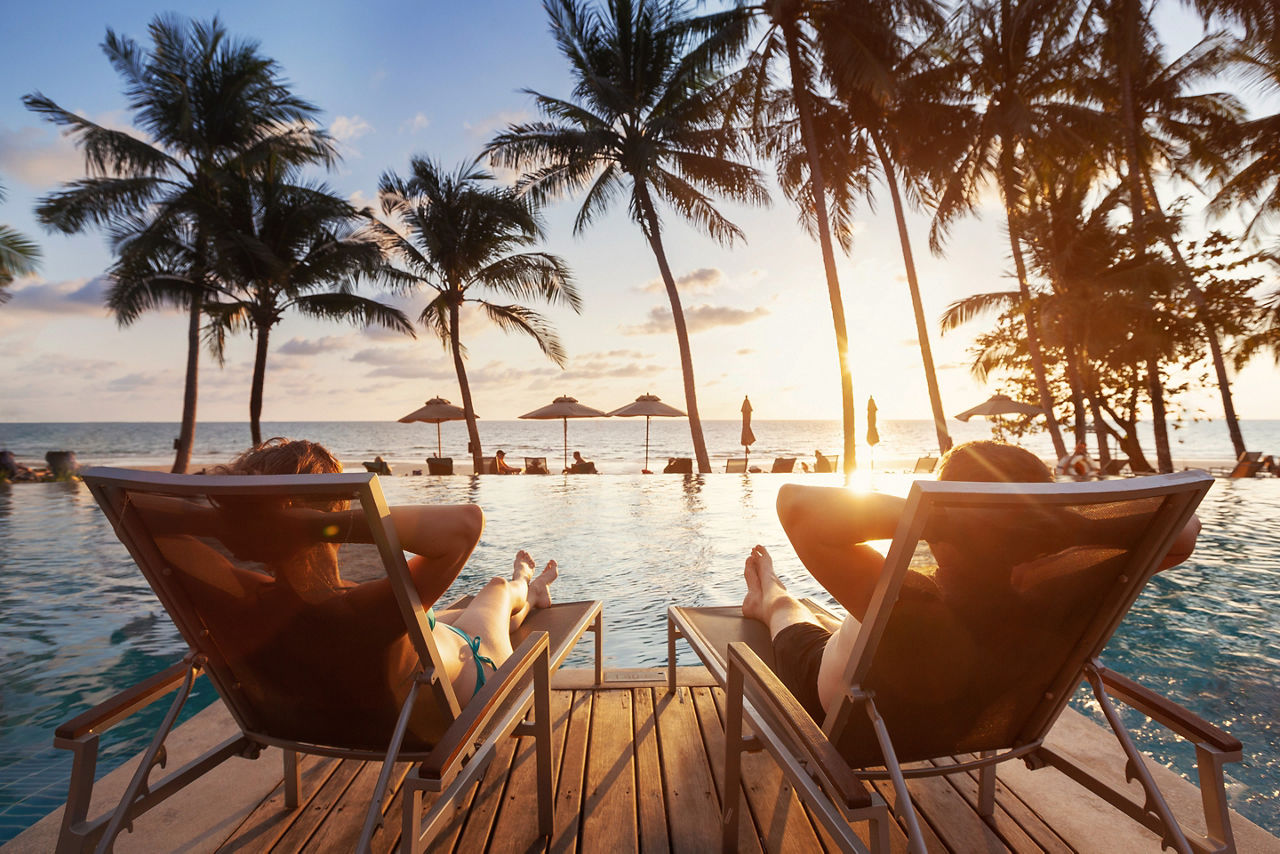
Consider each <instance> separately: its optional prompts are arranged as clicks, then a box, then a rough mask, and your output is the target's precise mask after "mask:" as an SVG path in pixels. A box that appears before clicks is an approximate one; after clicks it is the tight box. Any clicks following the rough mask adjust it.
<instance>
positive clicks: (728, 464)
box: [724, 457, 747, 474]
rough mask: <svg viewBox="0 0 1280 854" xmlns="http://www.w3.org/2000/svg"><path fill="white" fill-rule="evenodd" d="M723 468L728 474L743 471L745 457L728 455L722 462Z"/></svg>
mask: <svg viewBox="0 0 1280 854" xmlns="http://www.w3.org/2000/svg"><path fill="white" fill-rule="evenodd" d="M724 470H725V471H726V472H728V473H730V474H739V473H745V472H746V470H747V458H746V457H730V458H729V459H727V460H725V462H724Z"/></svg>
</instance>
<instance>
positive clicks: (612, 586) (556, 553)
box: [0, 473, 1280, 843]
mask: <svg viewBox="0 0 1280 854" xmlns="http://www.w3.org/2000/svg"><path fill="white" fill-rule="evenodd" d="M802 478H803V482H805V483H829V484H831V485H836V484H837V483H839V480H838V479H837V476H823V475H797V476H795V477H788V476H783V475H772V476H768V475H765V476H760V475H756V476H750V475H748V476H738V475H712V476H705V477H687V478H685V477H641V476H604V477H595V478H584V477H576V478H566V477H562V476H558V475H556V476H550V477H542V478H536V477H515V478H493V477H490V478H463V477H453V478H388V479H385V480H384V481H383V483H384V490H385V491H386V493H387V497H388V500H389V501H391V502H392V503H457V502H474V503H477V504H480V505H481V506H482V507H483V508H484V510H485V516H486V528H485V532H484V535H483V537H482V539H481V542H480V545H479V547H478V548H477V550H476V554H475V555H474V556H473V558H472V559H471V561H470V562H469V563H468V565H467V567H466V568H465V569H464V571H463V573H462V575H461V576H460V577H459V579H458V581H457V582H456V584H455V586H454V588H453V590H452V591H451V592H450V594H449V595H455V594H461V593H463V592H468V591H471V590H473V589H474V588H475V587H476V586H477V585H479V584H480V583H482V582H483V581H484V580H486V579H487V578H489V577H490V576H492V575H493V574H495V573H504V574H505V573H506V572H509V571H510V566H511V557H512V555H513V554H514V552H515V551H516V550H517V549H519V548H526V549H528V550H529V551H530V552H531V553H532V554H533V556H534V558H535V559H540V560H545V559H547V558H551V557H554V558H556V560H557V561H558V562H559V564H560V579H559V580H558V581H557V582H556V584H555V586H554V587H553V594H554V596H555V597H557V598H559V599H560V600H563V601H568V600H573V599H587V598H598V599H602V600H603V601H604V613H605V659H606V660H605V665H606V666H607V667H644V666H662V665H665V663H666V644H665V639H666V634H665V631H666V628H665V615H666V608H667V606H668V605H670V604H673V603H675V604H693V605H717V604H736V603H738V602H740V601H741V597H742V590H743V583H742V563H743V559H744V558H745V556H746V554H747V551H748V550H749V548H750V547H751V546H752V545H753V544H755V543H763V544H764V545H766V546H767V547H768V548H769V549H770V551H771V552H773V554H774V556H775V559H776V562H777V567H778V571H779V573H780V574H781V575H782V577H783V579H784V580H785V581H786V582H787V584H788V585H789V586H790V587H791V589H792V590H793V592H795V593H797V594H798V595H802V596H812V597H814V598H815V599H817V600H819V601H821V602H824V603H825V604H828V605H829V606H831V607H832V608H833V609H836V610H838V606H836V605H835V603H834V602H833V601H832V600H831V599H830V597H829V596H827V595H826V593H825V591H823V590H822V589H821V588H820V587H819V586H818V585H817V584H816V583H815V582H813V581H812V580H811V579H810V578H809V576H808V574H807V573H806V572H805V571H804V569H803V567H801V566H800V564H799V562H798V561H797V560H796V559H795V557H794V554H793V553H792V552H791V549H790V546H789V545H788V544H787V541H786V537H785V535H784V534H783V532H782V529H781V527H780V526H779V524H778V521H777V516H776V514H775V512H774V500H775V497H776V494H777V490H778V487H779V486H780V485H781V484H782V483H785V482H787V481H788V480H800V479H802ZM861 485H863V486H867V487H871V488H877V489H882V490H885V491H889V492H895V493H899V494H905V492H906V490H907V489H908V488H909V480H908V479H907V478H906V477H905V476H901V475H890V474H883V473H881V474H873V475H870V476H868V478H867V480H866V481H864V482H862V483H861ZM1200 517H1201V519H1202V520H1203V522H1204V531H1203V533H1202V535H1201V539H1200V544H1199V547H1198V548H1197V550H1196V553H1195V555H1194V556H1193V557H1192V559H1191V560H1190V561H1189V562H1187V563H1186V564H1184V565H1182V566H1181V567H1179V568H1177V569H1175V570H1173V571H1170V572H1166V573H1163V574H1161V575H1160V576H1157V578H1156V579H1155V580H1154V581H1153V582H1152V583H1151V584H1150V585H1149V586H1148V589H1147V590H1146V592H1145V593H1144V594H1143V596H1142V598H1141V599H1140V600H1139V602H1138V604H1137V605H1136V606H1135V608H1134V609H1133V611H1132V612H1130V614H1129V616H1128V617H1127V618H1126V619H1125V622H1124V624H1123V625H1122V626H1121V628H1120V631H1119V632H1118V634H1117V635H1116V637H1115V638H1114V639H1113V641H1112V643H1111V645H1110V646H1109V647H1108V650H1107V653H1106V655H1105V658H1106V660H1107V662H1108V664H1109V665H1111V666H1112V667H1113V668H1114V669H1116V670H1118V671H1120V672H1122V673H1126V674H1129V675H1131V676H1134V677H1135V678H1138V679H1139V680H1140V681H1141V682H1143V683H1144V684H1146V685H1149V686H1150V687H1152V688H1154V689H1155V690H1157V691H1160V692H1162V693H1165V694H1167V695H1168V696H1170V697H1172V698H1173V699H1175V700H1177V701H1178V702H1180V703H1182V704H1184V705H1186V706H1187V707H1189V708H1191V709H1192V710H1194V711H1196V712H1197V713H1199V714H1201V715H1203V716H1204V717H1206V718H1207V719H1209V720H1210V721H1213V722H1215V723H1218V724H1220V725H1222V726H1223V727H1224V728H1226V729H1227V730H1228V731H1229V732H1231V733H1232V734H1233V735H1235V736H1237V737H1238V738H1240V740H1241V741H1242V742H1244V754H1245V758H1244V761H1243V762H1241V763H1236V764H1233V765H1230V766H1228V769H1227V770H1228V774H1229V775H1230V780H1229V789H1230V791H1229V795H1230V798H1231V802H1232V806H1233V807H1234V808H1235V809H1237V810H1239V811H1240V812H1241V813H1242V814H1244V815H1245V816H1247V817H1249V818H1251V819H1252V820H1253V821H1255V822H1257V823H1258V824H1260V825H1262V826H1263V827H1265V828H1267V829H1268V830H1270V831H1271V832H1273V833H1276V832H1280V792H1278V791H1277V786H1278V783H1277V781H1278V780H1280V731H1278V730H1280V725H1278V724H1277V710H1280V548H1277V545H1276V542H1275V531H1277V530H1280V481H1278V480H1255V481H1224V480H1219V481H1218V482H1217V483H1216V484H1215V485H1214V487H1213V489H1211V490H1210V492H1209V495H1208V497H1207V498H1206V499H1205V502H1204V504H1203V505H1202V506H1201V510H1200ZM0 572H2V573H3V577H4V578H5V581H6V583H5V584H4V585H3V587H0V617H2V619H0V843H2V842H4V841H5V840H7V839H9V838H11V837H12V836H14V835H15V834H16V833H17V832H19V831H20V830H22V829H23V828H24V827H26V826H28V825H29V824H31V823H33V822H34V821H36V820H37V819H39V818H40V817H42V816H43V815H45V814H46V813H48V812H49V811H51V810H52V809H55V808H56V807H58V806H59V805H60V804H61V803H62V800H63V798H64V797H65V794H66V780H67V775H68V773H69V769H70V758H69V755H68V754H67V753H66V752H65V751H57V750H54V749H53V747H52V733H53V730H54V728H55V727H56V726H57V725H58V724H60V723H62V722H63V721H65V720H67V719H69V718H71V717H73V716H74V715H76V714H78V713H79V712H81V711H83V710H84V709H86V708H87V707H89V706H90V705H92V704H94V703H97V702H100V701H102V700H103V699H105V698H107V697H108V696H110V695H111V694H112V693H114V692H115V691H117V690H119V689H121V688H124V687H126V686H128V685H131V684H133V683H134V682H136V681H138V680H139V679H140V678H142V677H144V676H147V675H150V674H152V673H155V672H157V671H159V670H161V669H162V668H164V667H165V666H168V665H169V664H171V663H173V662H174V661H176V660H178V659H179V658H180V657H181V655H182V652H183V644H182V643H181V641H180V640H179V638H178V634H177V631H176V630H175V629H174V628H173V626H172V625H171V624H170V623H169V620H168V618H167V617H166V616H165V614H164V612H163V610H162V609H161V607H160V606H159V604H158V603H157V602H156V601H155V598H154V596H153V595H152V593H151V592H150V589H149V588H148V587H147V585H146V583H145V582H144V581H143V580H142V578H141V575H140V573H138V571H137V569H136V568H135V567H134V566H133V564H132V562H131V560H130V559H129V557H128V554H127V553H126V552H125V549H124V547H123V546H122V545H120V543H119V542H118V541H117V540H116V539H115V537H114V535H113V534H112V533H111V530H110V526H109V525H108V523H107V522H106V520H105V518H104V517H103V516H102V514H101V513H100V512H99V511H98V509H97V507H96V505H95V504H94V502H93V499H92V498H91V497H90V495H89V492H88V490H87V489H86V488H85V487H84V486H83V485H80V484H74V483H71V484H36V485H21V486H12V487H9V486H0ZM588 647H589V645H588V644H584V645H583V648H582V651H581V652H579V653H575V655H574V657H573V658H571V659H570V661H569V662H568V663H567V665H566V666H569V667H575V666H584V667H585V666H588V665H589V663H590V653H589V651H588ZM680 655H681V659H680V663H681V664H694V663H696V659H695V658H694V656H693V654H692V653H691V652H690V651H689V650H688V649H687V647H683V645H682V648H681V653H680ZM200 685H201V688H200V689H199V692H198V694H197V696H196V697H195V698H194V699H193V700H192V701H191V702H190V703H189V704H188V714H190V713H193V712H194V711H195V710H197V709H198V708H200V707H203V706H204V705H206V704H207V703H208V702H210V701H211V700H212V698H213V694H212V691H211V690H210V689H209V688H208V683H207V681H205V680H201V683H200ZM166 705H167V703H164V702H161V703H157V704H155V706H153V707H152V709H150V710H148V711H149V715H148V716H146V717H144V718H143V719H142V720H140V721H137V722H134V723H130V724H128V725H125V726H121V727H118V728H117V729H115V730H112V731H111V733H110V734H108V736H106V737H104V739H103V742H104V747H103V755H102V758H101V759H100V763H99V773H100V774H102V773H106V772H107V771H108V770H110V768H112V767H114V766H115V765H118V764H119V763H120V762H122V761H123V760H124V759H125V758H126V757H128V756H131V755H133V754H135V753H136V752H138V751H139V750H141V749H142V746H143V745H145V743H146V740H147V738H148V732H149V727H152V726H154V723H155V720H156V719H158V718H159V716H161V715H162V714H163V708H164V707H165V706H166ZM1076 705H1077V707H1078V708H1081V709H1084V710H1086V711H1088V712H1091V713H1093V714H1094V715H1095V716H1098V717H1099V718H1100V713H1099V712H1098V711H1097V709H1095V708H1091V707H1090V706H1091V704H1090V703H1089V702H1088V700H1087V696H1086V694H1085V693H1084V692H1083V691H1082V692H1081V693H1080V694H1079V695H1078V696H1077V698H1076ZM1141 720H1142V719H1141V718H1140V717H1137V716H1136V715H1135V720H1134V722H1133V723H1134V725H1135V727H1136V735H1137V737H1138V740H1139V742H1140V744H1141V746H1142V747H1143V748H1144V749H1145V750H1147V751H1149V752H1150V753H1152V754H1153V755H1155V756H1156V757H1157V758H1158V759H1159V760H1160V761H1161V762H1164V763H1166V764H1168V765H1169V766H1170V767H1172V768H1174V769H1175V770H1177V771H1179V772H1180V773H1182V774H1183V775H1184V776H1187V777H1189V778H1191V779H1194V774H1193V756H1192V751H1191V750H1190V749H1189V748H1186V747H1185V746H1184V745H1180V744H1177V743H1176V741H1175V739H1173V738H1172V737H1170V736H1169V735H1168V734H1167V733H1166V732H1164V731H1162V730H1160V729H1159V728H1158V727H1153V726H1149V725H1145V724H1139V722H1140V721H1141Z"/></svg>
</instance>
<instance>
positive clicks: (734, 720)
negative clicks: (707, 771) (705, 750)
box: [668, 623, 745, 854]
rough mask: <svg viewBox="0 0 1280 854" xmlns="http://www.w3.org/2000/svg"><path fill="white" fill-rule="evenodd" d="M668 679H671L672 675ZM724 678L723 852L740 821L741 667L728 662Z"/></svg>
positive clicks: (734, 843)
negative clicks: (725, 678) (725, 704)
mask: <svg viewBox="0 0 1280 854" xmlns="http://www.w3.org/2000/svg"><path fill="white" fill-rule="evenodd" d="M668 625H670V623H668ZM670 643H671V645H672V647H674V646H675V640H674V639H672V640H671V641H670ZM671 672H672V673H674V672H675V659H674V657H673V658H672V664H671ZM672 681H673V682H674V678H673V679H672ZM726 681H727V684H726V685H725V700H726V702H727V708H726V709H725V723H724V793H723V801H722V803H721V806H720V809H721V812H720V850H721V851H723V852H725V854H732V852H734V851H737V850H738V822H739V821H740V817H739V814H738V811H739V809H740V808H741V803H742V799H741V795H740V790H741V788H742V785H741V780H742V705H743V703H744V702H745V697H744V694H743V686H742V671H741V670H739V669H738V668H737V667H734V666H733V665H732V664H730V665H729V673H728V679H727V680H726ZM672 690H674V689H672Z"/></svg>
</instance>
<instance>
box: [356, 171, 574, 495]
mask: <svg viewBox="0 0 1280 854" xmlns="http://www.w3.org/2000/svg"><path fill="white" fill-rule="evenodd" d="M409 173H410V174H409V178H408V179H407V180H406V179H401V178H399V177H397V176H396V175H395V174H394V173H392V172H387V173H384V174H383V176H382V179H381V180H380V181H379V183H378V192H379V194H380V195H381V199H382V212H383V214H385V215H386V216H388V217H392V218H394V222H393V223H392V224H390V225H388V224H386V223H382V222H379V221H377V220H373V221H372V222H371V223H370V225H369V226H368V228H369V230H370V233H371V234H372V235H373V236H374V238H375V239H376V240H377V242H378V243H379V245H380V246H381V247H382V250H383V251H384V252H385V253H386V255H387V256H388V257H389V258H391V259H394V260H396V261H398V262H399V263H400V267H399V269H398V272H397V273H395V274H394V277H395V279H396V280H398V281H399V283H400V284H401V285H403V286H413V285H422V286H425V287H427V288H430V289H431V290H433V291H435V296H433V297H432V299H431V302H429V303H428V304H427V307H426V308H424V309H423V310H422V315H421V316H420V317H419V318H418V321H419V322H420V323H422V324H423V325H424V326H427V327H429V328H431V329H433V330H434V331H435V333H436V334H437V335H438V336H439V338H440V341H441V343H442V344H444V345H445V346H446V347H448V349H449V352H450V353H451V354H452V356H453V366H454V370H455V371H456V372H457V375H458V389H459V391H461V393H462V408H463V410H464V412H465V413H466V419H467V435H468V437H469V438H470V441H471V454H472V461H473V463H474V464H475V470H476V471H480V460H481V457H482V456H483V455H484V452H483V450H482V449H481V447H480V431H479V430H478V429H477V427H476V414H475V407H474V405H473V404H472V399H471V386H470V384H469V383H468V382H467V370H466V348H465V347H464V346H463V344H462V306H463V305H465V304H466V303H472V304H474V305H477V306H479V307H480V309H481V310H482V311H483V312H484V314H485V316H486V317H488V318H489V320H490V321H491V322H492V323H494V324H496V325H497V326H498V328H500V329H502V330H503V331H505V332H521V333H524V334H526V335H528V336H530V337H531V338H533V340H534V341H535V342H537V344H538V347H539V349H541V350H542V352H543V354H544V355H546V356H547V358H549V359H551V361H553V362H555V363H556V364H557V365H559V366H561V367H564V364H565V353H564V349H563V348H562V347H561V345H560V339H559V338H558V337H557V336H556V333H555V330H554V329H552V327H551V324H550V323H549V322H547V320H546V319H545V318H544V317H543V316H542V315H540V314H539V313H538V312H536V311H534V310H533V309H530V308H527V307H526V306H523V305H520V304H518V303H507V304H503V303H498V302H492V301H490V300H488V299H485V298H483V297H481V296H478V295H477V292H479V291H490V292H493V293H496V294H500V295H502V296H506V297H509V298H512V299H517V300H526V301H527V300H531V299H541V300H543V301H545V302H547V303H550V304H555V303H560V304H563V305H567V306H569V307H570V308H572V309H573V310H574V311H575V312H578V311H581V307H582V303H581V300H580V299H579V297H578V291H577V289H576V288H575V287H574V284H573V279H572V276H571V275H570V273H569V269H568V267H567V266H566V265H565V263H564V261H563V260H561V259H560V258H559V257H558V256H556V255H552V254H550V253H547V252H528V251H519V250H521V249H523V248H524V247H528V246H532V245H533V244H535V243H537V242H538V241H540V240H541V239H542V238H543V230H542V222H541V220H540V218H539V216H538V208H537V204H536V203H535V202H534V201H533V200H532V199H531V198H530V197H528V196H521V195H520V194H518V193H517V192H516V191H515V190H513V189H511V188H508V187H502V186H497V185H494V184H493V183H491V182H492V181H493V175H491V174H490V173H489V172H487V171H486V170H484V169H482V168H480V166H479V163H478V161H477V162H473V163H468V164H464V165H462V166H460V167H458V169H457V170H455V171H454V172H453V173H451V174H446V173H445V172H444V171H443V169H441V167H440V166H439V165H438V164H436V163H433V162H431V161H430V160H426V159H424V158H421V157H414V158H413V159H412V160H411V161H410V163H409Z"/></svg>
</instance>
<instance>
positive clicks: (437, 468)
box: [427, 457, 453, 474]
mask: <svg viewBox="0 0 1280 854" xmlns="http://www.w3.org/2000/svg"><path fill="white" fill-rule="evenodd" d="M427 474H453V457H427Z"/></svg>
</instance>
